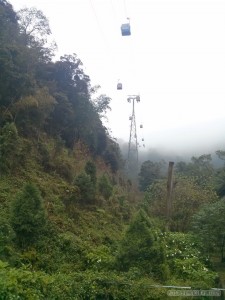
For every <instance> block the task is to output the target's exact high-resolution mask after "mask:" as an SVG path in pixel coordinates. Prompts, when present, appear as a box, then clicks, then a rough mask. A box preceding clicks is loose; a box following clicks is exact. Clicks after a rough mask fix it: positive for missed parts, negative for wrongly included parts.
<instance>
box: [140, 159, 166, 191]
mask: <svg viewBox="0 0 225 300" xmlns="http://www.w3.org/2000/svg"><path fill="white" fill-rule="evenodd" d="M164 164H165V162H164V161H161V162H152V161H150V160H147V161H145V162H143V164H142V165H141V170H140V173H139V186H140V190H141V191H146V189H147V188H148V186H149V185H151V184H152V183H153V182H154V181H155V180H157V179H160V178H162V175H163V174H162V168H163V166H164Z"/></svg>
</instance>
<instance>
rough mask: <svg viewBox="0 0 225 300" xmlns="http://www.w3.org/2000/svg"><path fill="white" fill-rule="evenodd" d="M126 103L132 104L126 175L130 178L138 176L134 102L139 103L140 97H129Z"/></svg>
mask: <svg viewBox="0 0 225 300" xmlns="http://www.w3.org/2000/svg"><path fill="white" fill-rule="evenodd" d="M127 101H128V102H130V103H132V115H131V116H130V137H129V144H128V155H127V173H128V175H129V176H131V177H136V176H137V174H138V142H137V141H138V140H137V127H136V117H135V101H136V102H140V97H139V96H136V95H134V96H129V97H128V98H127Z"/></svg>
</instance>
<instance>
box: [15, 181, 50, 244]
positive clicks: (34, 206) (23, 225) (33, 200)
mask: <svg viewBox="0 0 225 300" xmlns="http://www.w3.org/2000/svg"><path fill="white" fill-rule="evenodd" d="M46 220H47V219H46V213H45V209H44V204H43V199H42V197H41V194H40V191H39V190H38V188H37V187H36V186H35V185H34V184H32V183H28V184H26V185H25V186H24V188H23V190H22V192H21V193H19V194H18V195H17V197H16V198H15V200H14V201H13V202H12V212H11V224H12V227H13V229H14V231H15V233H16V237H17V243H18V244H19V245H20V246H22V247H27V246H29V245H31V244H32V243H34V242H35V240H36V239H38V238H39V237H40V236H41V234H42V232H43V229H44V227H45V225H46Z"/></svg>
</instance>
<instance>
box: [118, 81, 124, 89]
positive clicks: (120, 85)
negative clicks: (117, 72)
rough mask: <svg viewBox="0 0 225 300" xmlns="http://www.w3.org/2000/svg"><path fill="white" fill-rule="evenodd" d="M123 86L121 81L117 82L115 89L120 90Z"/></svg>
mask: <svg viewBox="0 0 225 300" xmlns="http://www.w3.org/2000/svg"><path fill="white" fill-rule="evenodd" d="M122 88H123V86H122V83H121V82H118V83H117V90H122Z"/></svg>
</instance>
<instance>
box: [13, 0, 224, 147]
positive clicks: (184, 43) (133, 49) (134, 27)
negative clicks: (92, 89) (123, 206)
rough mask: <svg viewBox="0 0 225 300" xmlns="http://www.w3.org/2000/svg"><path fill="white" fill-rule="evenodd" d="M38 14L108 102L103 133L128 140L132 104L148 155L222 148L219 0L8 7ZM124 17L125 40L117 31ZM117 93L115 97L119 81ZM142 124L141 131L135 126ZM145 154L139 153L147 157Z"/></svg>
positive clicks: (104, 0)
mask: <svg viewBox="0 0 225 300" xmlns="http://www.w3.org/2000/svg"><path fill="white" fill-rule="evenodd" d="M10 3H11V4H12V5H13V7H14V9H15V10H18V9H20V8H22V7H24V6H27V7H32V6H35V7H36V8H38V9H40V10H42V11H43V12H44V14H45V15H46V17H47V18H48V19H49V22H50V27H51V29H52V33H53V37H54V39H55V40H56V42H57V45H58V54H57V55H58V56H59V55H63V54H72V53H76V54H77V55H78V57H79V58H80V59H81V61H82V62H83V64H84V68H85V72H86V74H87V75H89V76H90V78H91V82H92V85H95V84H100V85H101V87H102V88H101V90H100V92H101V93H105V94H107V95H108V96H110V97H111V98H112V102H111V107H112V111H111V112H110V113H108V120H109V121H108V123H107V127H109V128H111V130H112V134H113V136H114V137H116V138H122V139H124V140H125V141H128V139H129V116H130V114H131V109H132V107H131V104H129V103H128V102H127V95H130V94H139V93H140V97H141V102H140V103H138V104H137V105H136V121H137V130H138V133H137V134H138V139H139V140H141V139H142V138H144V139H145V146H146V148H147V149H148V148H155V147H162V148H164V149H168V150H175V151H178V152H179V151H185V150H190V149H191V150H193V151H195V150H196V149H198V148H199V147H200V146H201V149H203V150H201V151H202V152H203V153H206V152H207V151H208V149H209V148H208V147H211V146H212V147H213V148H214V149H218V148H222V147H223V149H224V148H225V1H224V0H174V1H172V0H165V1H164V0H54V1H53V0H11V1H10ZM126 17H130V22H131V36H127V37H122V36H121V33H120V25H121V24H122V23H124V22H126ZM118 79H120V81H121V82H122V83H123V90H122V91H117V90H116V85H117V81H118ZM140 124H143V129H140V128H139V125H140ZM146 148H145V149H146Z"/></svg>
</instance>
